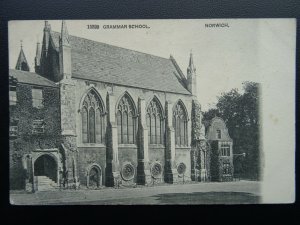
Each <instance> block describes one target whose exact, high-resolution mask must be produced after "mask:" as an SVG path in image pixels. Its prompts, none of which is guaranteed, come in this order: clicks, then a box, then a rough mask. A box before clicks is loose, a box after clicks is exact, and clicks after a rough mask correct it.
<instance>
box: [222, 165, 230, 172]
mask: <svg viewBox="0 0 300 225" xmlns="http://www.w3.org/2000/svg"><path fill="white" fill-rule="evenodd" d="M223 174H231V167H230V163H223Z"/></svg>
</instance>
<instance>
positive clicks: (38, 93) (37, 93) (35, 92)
mask: <svg viewBox="0 0 300 225" xmlns="http://www.w3.org/2000/svg"><path fill="white" fill-rule="evenodd" d="M32 106H33V107H34V108H38V109H40V108H43V106H44V105H43V89H41V88H33V89H32Z"/></svg>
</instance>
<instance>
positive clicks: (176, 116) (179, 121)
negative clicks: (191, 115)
mask: <svg viewBox="0 0 300 225" xmlns="http://www.w3.org/2000/svg"><path fill="white" fill-rule="evenodd" d="M173 127H174V129H175V144H176V145H178V146H187V145H188V136H187V115H186V112H185V110H184V106H183V103H182V102H181V101H179V102H178V103H177V104H176V106H175V108H174V110H173Z"/></svg>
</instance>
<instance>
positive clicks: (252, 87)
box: [203, 82, 260, 179]
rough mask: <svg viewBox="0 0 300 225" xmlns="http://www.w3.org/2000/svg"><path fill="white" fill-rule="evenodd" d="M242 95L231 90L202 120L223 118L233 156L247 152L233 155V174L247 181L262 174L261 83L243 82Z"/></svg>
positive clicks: (220, 98) (220, 97)
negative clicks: (260, 130)
mask: <svg viewBox="0 0 300 225" xmlns="http://www.w3.org/2000/svg"><path fill="white" fill-rule="evenodd" d="M243 85H244V86H243V90H244V92H243V93H240V92H239V91H238V90H237V89H232V90H231V91H229V92H227V93H222V94H221V96H219V97H218V103H217V104H216V107H215V108H212V109H209V110H208V111H207V112H204V114H203V120H204V121H205V120H211V119H212V118H213V117H215V116H219V117H221V118H223V119H224V121H225V123H226V125H227V128H228V131H229V135H230V137H231V138H232V139H233V153H234V154H240V153H246V157H245V158H243V157H242V156H234V171H235V173H236V174H240V175H242V176H244V178H248V179H259V178H260V177H259V175H260V160H259V155H260V152H259V151H260V146H259V142H260V135H259V128H260V123H259V122H260V121H259V84H258V83H254V82H245V83H243Z"/></svg>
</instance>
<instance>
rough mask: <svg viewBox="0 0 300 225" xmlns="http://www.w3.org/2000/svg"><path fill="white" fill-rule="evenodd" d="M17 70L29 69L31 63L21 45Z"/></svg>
mask: <svg viewBox="0 0 300 225" xmlns="http://www.w3.org/2000/svg"><path fill="white" fill-rule="evenodd" d="M15 68H16V70H26V71H29V65H28V62H27V59H26V57H25V54H24V51H23V48H22V47H21V50H20V53H19V57H18V61H17V64H16V67H15Z"/></svg>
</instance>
